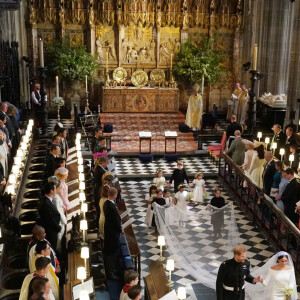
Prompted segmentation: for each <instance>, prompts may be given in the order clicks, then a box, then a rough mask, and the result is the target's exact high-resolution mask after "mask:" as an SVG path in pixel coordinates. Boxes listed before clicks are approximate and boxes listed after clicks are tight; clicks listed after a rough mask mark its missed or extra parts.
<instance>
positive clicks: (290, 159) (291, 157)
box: [289, 154, 295, 167]
mask: <svg viewBox="0 0 300 300" xmlns="http://www.w3.org/2000/svg"><path fill="white" fill-rule="evenodd" d="M294 160H295V156H294V154H291V155H290V156H289V161H290V167H291V166H292V163H293V161H294Z"/></svg>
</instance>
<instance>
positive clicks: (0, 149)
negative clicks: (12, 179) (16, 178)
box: [0, 131, 9, 178]
mask: <svg viewBox="0 0 300 300" xmlns="http://www.w3.org/2000/svg"><path fill="white" fill-rule="evenodd" d="M0 140H1V141H2V142H0V144H1V145H0V156H1V164H2V167H3V177H6V178H7V177H8V162H7V155H8V153H9V150H8V146H7V144H6V135H5V134H4V132H3V131H0Z"/></svg>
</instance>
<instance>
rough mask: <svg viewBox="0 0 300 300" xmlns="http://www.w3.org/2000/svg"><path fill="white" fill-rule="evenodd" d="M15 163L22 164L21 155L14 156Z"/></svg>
mask: <svg viewBox="0 0 300 300" xmlns="http://www.w3.org/2000/svg"><path fill="white" fill-rule="evenodd" d="M15 164H16V165H18V166H21V164H22V157H20V156H15Z"/></svg>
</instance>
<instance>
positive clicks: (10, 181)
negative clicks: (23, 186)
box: [8, 174, 17, 184]
mask: <svg viewBox="0 0 300 300" xmlns="http://www.w3.org/2000/svg"><path fill="white" fill-rule="evenodd" d="M8 182H9V183H11V184H16V182H17V179H16V176H15V175H14V174H10V175H9V177H8Z"/></svg>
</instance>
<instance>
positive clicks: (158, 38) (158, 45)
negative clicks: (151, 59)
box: [156, 26, 160, 68]
mask: <svg viewBox="0 0 300 300" xmlns="http://www.w3.org/2000/svg"><path fill="white" fill-rule="evenodd" d="M159 48H160V26H157V28H156V68H159V61H160V57H159Z"/></svg>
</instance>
